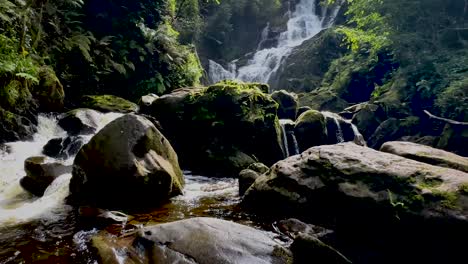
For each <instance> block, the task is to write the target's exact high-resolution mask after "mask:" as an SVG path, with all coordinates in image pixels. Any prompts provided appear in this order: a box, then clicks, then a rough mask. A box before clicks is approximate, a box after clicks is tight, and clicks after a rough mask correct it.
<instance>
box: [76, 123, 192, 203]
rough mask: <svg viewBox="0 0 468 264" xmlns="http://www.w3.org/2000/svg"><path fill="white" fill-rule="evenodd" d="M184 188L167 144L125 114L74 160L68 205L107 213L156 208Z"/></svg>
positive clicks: (148, 126) (150, 126)
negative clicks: (121, 209) (89, 206)
mask: <svg viewBox="0 0 468 264" xmlns="http://www.w3.org/2000/svg"><path fill="white" fill-rule="evenodd" d="M122 143H125V144H122ZM183 184H184V178H183V175H182V171H181V170H180V167H179V163H178V159H177V154H176V153H175V151H174V150H173V148H172V146H171V144H170V143H169V141H168V140H167V139H166V138H165V137H164V136H163V135H162V134H161V132H159V130H157V128H156V127H155V126H154V125H153V124H152V123H151V122H150V121H149V120H147V119H146V118H144V117H141V116H137V115H134V114H127V115H125V116H122V117H120V118H118V119H116V120H114V121H112V122H111V123H109V124H108V125H107V126H105V127H104V128H103V129H102V130H100V131H99V132H98V133H97V134H96V135H95V136H94V137H93V138H92V139H91V140H90V141H89V143H88V144H86V145H84V146H83V147H82V148H81V150H80V152H79V153H78V154H77V156H76V157H75V161H74V163H73V177H72V179H71V182H70V201H71V202H72V203H75V204H79V205H93V206H98V207H101V208H105V209H108V208H129V207H131V208H138V207H147V206H154V205H158V204H159V203H161V202H164V201H166V200H167V199H168V198H170V197H172V196H175V195H178V194H181V193H182V187H183Z"/></svg>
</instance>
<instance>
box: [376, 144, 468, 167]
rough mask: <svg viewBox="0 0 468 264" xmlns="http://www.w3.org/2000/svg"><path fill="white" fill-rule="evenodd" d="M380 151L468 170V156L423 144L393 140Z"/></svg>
mask: <svg viewBox="0 0 468 264" xmlns="http://www.w3.org/2000/svg"><path fill="white" fill-rule="evenodd" d="M380 151H383V152H388V153H392V154H395V155H398V156H402V157H405V158H408V159H412V160H417V161H420V162H424V163H428V164H432V165H436V166H441V167H447V168H452V169H456V170H461V171H464V172H468V158H466V157H462V156H458V155H456V154H453V153H450V152H447V151H443V150H441V149H436V148H431V147H429V146H424V145H421V144H416V143H411V142H403V141H391V142H386V143H385V144H383V145H382V147H381V148H380Z"/></svg>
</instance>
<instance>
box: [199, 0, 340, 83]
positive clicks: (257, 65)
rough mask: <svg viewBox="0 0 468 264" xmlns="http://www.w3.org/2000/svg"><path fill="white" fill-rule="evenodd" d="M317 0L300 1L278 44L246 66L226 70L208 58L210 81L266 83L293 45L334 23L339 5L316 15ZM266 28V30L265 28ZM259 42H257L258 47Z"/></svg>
mask: <svg viewBox="0 0 468 264" xmlns="http://www.w3.org/2000/svg"><path fill="white" fill-rule="evenodd" d="M316 2H317V0H301V1H300V2H299V3H298V4H297V5H296V8H295V11H294V12H292V14H291V15H290V19H289V20H288V22H287V30H286V31H285V32H283V33H281V34H280V36H279V39H278V44H277V46H276V47H273V48H266V49H261V50H257V51H256V53H255V54H254V56H253V58H252V59H250V60H249V61H248V63H247V64H246V65H245V66H243V67H240V68H238V69H237V67H232V66H229V69H227V70H226V69H224V68H223V66H221V65H220V64H218V63H216V62H214V61H211V60H210V62H209V71H208V73H209V76H210V79H211V81H212V82H214V83H216V82H218V81H221V80H224V79H237V80H240V81H245V82H262V83H268V81H269V80H270V78H271V77H272V75H273V74H275V73H276V72H277V71H278V69H279V67H280V66H281V63H282V62H283V61H284V59H285V58H286V57H287V56H289V54H290V53H291V51H292V50H293V49H294V48H295V47H297V46H299V45H301V44H302V43H303V42H304V41H306V40H308V39H310V38H312V37H313V36H315V35H316V34H317V33H319V32H320V31H321V30H323V29H325V28H327V27H329V26H330V25H332V24H333V22H334V20H335V18H336V16H337V14H338V11H339V8H340V7H339V5H337V6H334V7H333V8H332V11H329V10H327V9H326V10H324V11H323V12H322V13H323V14H324V16H323V17H319V16H318V15H317V12H316V6H317V3H316ZM265 30H268V27H267V28H266V29H265ZM264 34H265V37H266V36H267V35H268V32H266V33H265V32H264V33H262V39H263V37H264V36H263V35H264ZM261 44H262V43H259V47H261ZM233 63H234V64H235V62H233ZM231 64H232V63H231Z"/></svg>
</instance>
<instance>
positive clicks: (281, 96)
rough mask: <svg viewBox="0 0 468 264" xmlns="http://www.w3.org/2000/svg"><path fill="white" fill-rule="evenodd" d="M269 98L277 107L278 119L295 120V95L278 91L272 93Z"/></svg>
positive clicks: (296, 103) (296, 104)
mask: <svg viewBox="0 0 468 264" xmlns="http://www.w3.org/2000/svg"><path fill="white" fill-rule="evenodd" d="M271 98H272V99H273V100H275V102H277V103H278V105H279V107H278V117H279V118H280V119H291V120H295V119H296V115H297V106H298V102H297V97H296V95H295V94H292V93H289V92H286V91H285V90H280V91H275V92H273V93H272V94H271Z"/></svg>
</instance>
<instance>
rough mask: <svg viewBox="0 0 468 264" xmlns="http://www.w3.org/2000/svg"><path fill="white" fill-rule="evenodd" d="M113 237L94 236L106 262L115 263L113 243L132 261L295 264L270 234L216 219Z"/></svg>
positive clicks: (182, 222) (162, 263) (200, 220)
mask: <svg viewBox="0 0 468 264" xmlns="http://www.w3.org/2000/svg"><path fill="white" fill-rule="evenodd" d="M109 240H110V239H109V238H103V237H102V236H101V237H99V236H98V237H95V238H93V244H94V246H95V247H96V248H97V249H98V252H99V255H100V256H101V260H102V261H103V263H114V262H113V261H106V260H108V259H112V258H110V257H109V254H108V253H111V252H112V251H111V250H109V249H110V247H112V246H113V247H116V248H115V250H114V252H124V255H125V256H128V258H127V261H129V262H128V263H132V261H134V262H138V263H141V262H143V263H161V264H164V263H168V264H169V263H198V264H211V263H265V264H266V263H292V258H291V255H290V252H289V251H288V250H287V249H286V248H284V247H282V246H281V245H279V244H278V243H277V242H275V241H274V240H273V239H272V238H271V237H269V236H268V235H266V233H264V232H262V231H259V230H256V229H253V228H251V227H247V226H244V225H240V224H236V223H233V222H229V221H225V220H220V219H214V218H191V219H186V220H181V221H176V222H172V223H167V224H160V225H156V226H150V227H146V228H144V229H142V230H141V231H139V232H138V234H137V235H136V238H134V239H133V241H131V240H130V241H128V240H127V241H125V240H124V239H121V240H120V241H119V240H118V239H117V241H116V242H113V241H109ZM194 241H196V243H194ZM127 245H131V246H127ZM112 255H115V253H114V254H111V256H112ZM136 256H140V258H139V259H138V258H136V259H135V257H136Z"/></svg>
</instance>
